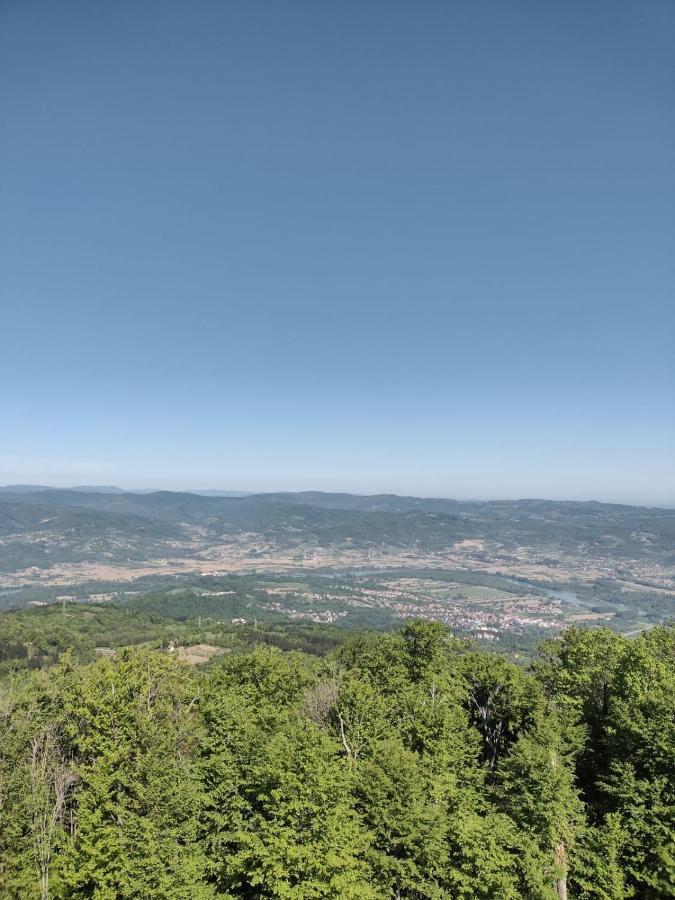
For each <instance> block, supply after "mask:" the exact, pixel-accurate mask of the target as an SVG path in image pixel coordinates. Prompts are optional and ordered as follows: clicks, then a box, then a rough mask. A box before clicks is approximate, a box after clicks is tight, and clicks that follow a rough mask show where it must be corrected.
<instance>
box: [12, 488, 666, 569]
mask: <svg viewBox="0 0 675 900" xmlns="http://www.w3.org/2000/svg"><path fill="white" fill-rule="evenodd" d="M464 541H472V542H476V547H475V551H474V550H472V552H474V553H475V554H478V556H477V558H481V557H480V554H482V553H483V551H484V548H485V547H487V548H488V550H489V553H487V554H486V555H485V559H487V558H488V557H489V558H492V557H494V554H495V553H501V552H502V551H504V552H506V553H508V554H511V555H513V556H516V555H517V554H518V553H519V552H520V550H521V549H522V548H524V549H525V551H526V552H527V554H528V555H530V556H532V558H534V557H536V558H537V559H539V560H540V561H542V560H543V561H545V560H546V559H548V558H549V557H550V558H551V559H552V563H551V564H552V565H555V564H556V562H555V560H556V558H559V556H560V554H561V553H562V554H568V555H569V554H573V555H575V556H578V557H580V558H581V557H584V558H589V559H590V558H597V559H609V558H611V559H613V560H615V561H616V560H619V561H620V560H622V559H627V560H644V561H649V562H652V563H655V564H657V565H667V566H670V565H675V510H668V509H651V508H647V507H635V506H622V505H618V504H605V503H597V502H573V501H565V502H559V501H552V500H517V501H492V502H477V501H476V502H469V501H458V500H452V499H441V498H421V497H400V496H397V495H395V494H379V495H374V496H362V495H357V494H341V493H322V492H319V491H305V492H299V493H272V494H247V495H246V494H241V493H238V492H224V491H223V492H220V491H213V492H201V493H197V492H176V491H151V492H142V491H123V490H121V489H120V488H110V489H108V488H105V487H97V486H93V487H88V486H85V487H79V488H71V489H65V488H59V489H56V488H49V487H46V486H40V485H10V486H8V487H6V488H0V572H1V571H4V572H11V571H17V570H19V569H23V568H26V567H29V566H39V567H51V566H53V565H54V564H57V563H64V562H71V563H74V562H81V561H85V560H86V561H92V560H93V561H101V562H106V563H125V564H126V563H138V562H142V561H144V560H148V559H152V558H158V557H161V558H164V559H180V558H188V557H190V558H194V557H195V555H201V556H202V558H204V556H203V555H204V554H206V557H207V558H213V557H212V556H210V555H209V554H210V553H211V548H214V547H217V546H219V545H222V544H223V543H225V544H228V543H229V544H230V545H233V544H237V545H241V546H242V547H243V546H244V544H246V546H248V547H250V548H251V549H252V552H253V553H254V554H260V553H261V554H263V555H264V554H267V553H269V552H272V551H274V552H285V551H293V552H295V551H296V550H301V551H312V552H313V551H314V550H317V549H319V550H320V549H321V548H331V549H332V550H337V551H340V552H343V551H350V552H351V551H354V550H358V551H360V552H361V553H362V555H363V558H364V559H367V558H368V554H371V553H373V552H377V553H378V554H381V553H383V552H384V553H387V552H392V553H394V552H405V553H407V554H408V555H411V554H412V555H419V557H420V559H422V558H424V557H425V556H428V555H429V554H434V553H439V552H441V553H444V552H446V551H447V550H449V548H452V547H453V546H456V545H457V544H458V543H461V542H464ZM254 545H255V546H254Z"/></svg>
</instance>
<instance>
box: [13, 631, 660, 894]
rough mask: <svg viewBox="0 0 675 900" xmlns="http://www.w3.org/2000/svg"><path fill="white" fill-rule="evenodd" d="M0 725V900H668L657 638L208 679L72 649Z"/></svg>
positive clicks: (245, 664) (361, 653)
mask: <svg viewBox="0 0 675 900" xmlns="http://www.w3.org/2000/svg"><path fill="white" fill-rule="evenodd" d="M239 649H240V650H242V649H245V648H243V647H240V648H239ZM0 730H1V735H0V801H1V802H0V896H2V897H7V898H16V900H19V898H20V900H30V898H32V897H35V898H46V897H53V898H96V900H112V898H117V897H142V898H166V900H169V898H172V900H173V898H186V900H187V898H200V897H203V898H207V897H224V898H254V897H261V898H264V897H270V898H272V897H279V898H312V897H317V898H319V897H333V898H350V897H352V898H416V900H417V898H420V900H421V898H444V897H447V898H459V900H472V898H477V900H482V898H485V900H487V898H493V900H497V898H499V900H502V898H503V900H509V898H514V900H515V898H521V897H522V898H533V900H546V898H551V900H555V898H556V897H565V896H569V897H570V898H580V900H622V898H629V897H640V898H654V900H655V898H662V897H669V896H675V852H674V837H675V631H674V630H673V629H672V628H669V627H665V626H664V627H658V628H654V629H653V630H651V631H650V632H648V633H645V634H643V635H641V636H640V637H638V638H636V639H635V640H632V641H629V640H627V639H624V638H621V637H617V636H616V635H614V634H613V633H611V632H610V631H606V630H595V631H584V630H579V629H573V630H571V631H568V632H566V633H565V634H564V636H563V637H562V639H559V640H552V641H549V642H547V643H545V644H544V645H543V646H542V647H541V649H540V653H539V656H538V658H537V660H536V661H535V663H534V664H533V665H532V666H531V667H530V668H529V669H525V668H523V667H519V666H516V665H514V664H512V663H510V662H509V661H508V660H506V659H504V658H502V657H499V656H497V655H494V654H493V655H490V654H485V653H479V652H476V650H475V649H474V648H473V647H472V646H471V645H470V644H468V643H466V642H463V641H459V640H457V639H456V638H453V637H452V636H451V635H450V634H448V633H447V632H446V631H445V630H444V629H443V628H442V627H441V626H438V625H435V624H433V623H423V622H413V623H410V624H408V625H407V626H406V627H405V628H403V629H402V630H401V631H399V632H397V633H386V634H380V635H375V634H359V635H353V636H351V637H348V638H347V639H346V640H345V641H344V642H342V644H341V645H340V646H339V647H337V649H334V650H333V651H331V652H329V653H328V654H327V655H323V656H313V655H308V654H306V653H302V652H298V651H293V650H291V651H286V652H284V651H282V650H280V649H278V648H277V647H273V646H269V645H262V644H261V645H259V646H257V647H255V648H254V649H252V650H250V651H248V652H237V653H231V654H228V655H226V656H224V657H221V658H220V659H219V661H218V662H217V663H215V664H213V665H211V666H210V667H209V668H207V669H206V670H201V671H200V670H194V669H190V668H188V667H187V666H186V665H184V664H182V663H181V662H179V661H178V660H176V659H175V658H174V657H173V656H171V655H170V654H168V653H166V652H164V651H162V650H160V649H147V648H137V647H130V648H128V649H124V650H121V651H120V652H119V653H118V655H117V656H116V658H114V659H99V660H97V661H95V662H86V660H85V661H78V660H77V659H76V658H74V657H73V656H72V654H69V653H66V654H64V655H62V656H61V659H60V661H59V662H58V663H57V664H55V665H54V666H53V667H51V668H49V669H46V670H35V671H27V670H20V671H18V672H14V673H10V674H7V675H6V676H5V678H4V680H3V682H2V693H1V695H0Z"/></svg>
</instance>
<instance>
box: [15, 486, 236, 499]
mask: <svg viewBox="0 0 675 900" xmlns="http://www.w3.org/2000/svg"><path fill="white" fill-rule="evenodd" d="M42 491H79V492H80V493H83V494H154V493H157V488H134V489H131V490H126V489H125V488H120V487H115V485H111V484H78V485H75V486H74V487H68V488H55V487H50V486H49V485H46V484H6V485H4V486H0V494H35V493H40V492H42ZM188 493H190V494H197V495H198V496H200V497H249V496H250V495H251V494H252V493H253V491H220V490H213V489H207V490H203V491H201V490H199V491H189V492H188Z"/></svg>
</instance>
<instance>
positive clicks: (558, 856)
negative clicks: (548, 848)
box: [555, 841, 567, 900]
mask: <svg viewBox="0 0 675 900" xmlns="http://www.w3.org/2000/svg"><path fill="white" fill-rule="evenodd" d="M555 861H556V865H557V866H558V869H559V871H560V873H561V874H560V876H559V877H558V878H556V880H555V890H556V893H557V895H558V897H559V898H560V900H567V851H566V850H565V844H564V842H563V841H560V843H559V844H558V846H557V847H556V848H555Z"/></svg>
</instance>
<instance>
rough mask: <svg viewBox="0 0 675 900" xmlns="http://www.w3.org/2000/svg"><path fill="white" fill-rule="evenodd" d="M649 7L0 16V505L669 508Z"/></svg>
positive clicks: (662, 137) (673, 461) (9, 11)
mask: <svg viewBox="0 0 675 900" xmlns="http://www.w3.org/2000/svg"><path fill="white" fill-rule="evenodd" d="M674 47H675V4H674V3H673V2H672V0H662V2H661V0H633V2H630V3H627V2H622V0H616V2H612V3H606V2H600V0H590V2H589V0H583V2H581V0H580V2H572V0H568V2H565V3H554V2H542V0H531V2H530V0H515V2H512V3H504V2H501V0H487V2H480V3H477V2H472V0H466V2H451V0H446V2H431V0H427V2H419V3H413V2H405V3H403V2H386V3H385V2H381V3H374V2H349V0H343V2H321V0H318V2H317V0H312V2H293V0H290V2H288V3H271V2H265V3H259V2H255V0H253V2H251V0H246V2H239V3H237V2H220V0H219V2H211V0H196V2H194V3H186V2H182V0H181V2H173V0H161V2H152V0H149V2H143V3H137V2H131V0H128V2H124V0H120V2H115V3H92V2H90V0H87V2H76V0H63V2H58V3H55V2H53V0H43V2H34V0H4V2H3V3H2V5H1V6H0V115H1V127H2V134H1V138H0V172H1V178H2V189H1V196H0V254H1V260H0V262H1V265H2V276H1V278H2V281H1V286H0V289H1V291H2V310H1V313H0V378H1V381H0V384H1V385H2V389H1V395H2V396H1V398H0V431H1V432H2V433H1V434H0V483H2V482H17V481H20V482H28V481H31V482H47V483H52V484H59V485H65V484H73V483H83V482H85V483H113V484H120V485H122V486H128V487H137V486H143V487H147V486H151V487H155V486H156V487H167V488H190V487H193V488H204V487H214V488H215V487H217V488H230V489H235V488H239V489H258V490H266V489H305V488H317V489H326V490H333V489H342V490H353V491H358V492H364V493H371V492H376V491H383V490H390V491H395V492H399V493H404V492H405V493H415V494H426V495H443V496H456V497H514V496H548V497H562V498H566V497H575V498H588V497H596V498H600V499H610V500H617V499H620V500H628V501H636V502H639V501H645V502H653V503H665V504H673V505H675V115H674V110H675V53H674V52H673V48H674Z"/></svg>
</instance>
